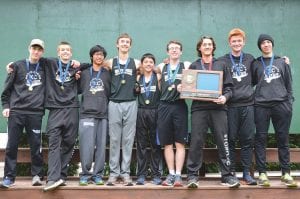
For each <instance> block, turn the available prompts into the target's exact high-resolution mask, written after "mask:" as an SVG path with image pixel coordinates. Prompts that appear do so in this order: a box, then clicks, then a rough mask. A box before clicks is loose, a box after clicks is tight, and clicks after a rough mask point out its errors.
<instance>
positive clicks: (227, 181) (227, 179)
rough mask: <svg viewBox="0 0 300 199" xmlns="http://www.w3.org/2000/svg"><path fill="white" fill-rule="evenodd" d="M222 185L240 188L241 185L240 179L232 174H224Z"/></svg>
mask: <svg viewBox="0 0 300 199" xmlns="http://www.w3.org/2000/svg"><path fill="white" fill-rule="evenodd" d="M221 184H222V185H224V186H228V187H230V188H238V187H239V186H240V182H239V180H238V179H237V178H236V177H234V176H231V175H228V176H222V182H221Z"/></svg>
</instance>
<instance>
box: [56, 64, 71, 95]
mask: <svg viewBox="0 0 300 199" xmlns="http://www.w3.org/2000/svg"><path fill="white" fill-rule="evenodd" d="M69 67H70V62H68V64H67V66H66V69H65V71H63V68H62V63H61V60H58V70H59V78H60V81H61V86H60V89H61V90H62V91H63V90H64V89H65V87H64V83H65V81H66V78H67V73H68V71H69Z"/></svg>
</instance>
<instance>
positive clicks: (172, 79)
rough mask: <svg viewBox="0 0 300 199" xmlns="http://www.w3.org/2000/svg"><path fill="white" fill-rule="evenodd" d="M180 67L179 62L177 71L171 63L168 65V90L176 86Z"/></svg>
mask: <svg viewBox="0 0 300 199" xmlns="http://www.w3.org/2000/svg"><path fill="white" fill-rule="evenodd" d="M179 68H180V65H179V64H177V66H176V69H175V71H174V72H172V70H171V66H170V64H168V65H167V74H168V83H169V87H168V91H172V90H173V88H175V85H174V83H175V80H176V76H177V74H178V71H179Z"/></svg>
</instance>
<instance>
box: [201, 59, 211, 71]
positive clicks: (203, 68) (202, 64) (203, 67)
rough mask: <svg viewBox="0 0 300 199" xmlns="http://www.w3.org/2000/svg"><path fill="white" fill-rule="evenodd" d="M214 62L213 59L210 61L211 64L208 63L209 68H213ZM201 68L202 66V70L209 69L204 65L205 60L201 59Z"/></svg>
mask: <svg viewBox="0 0 300 199" xmlns="http://www.w3.org/2000/svg"><path fill="white" fill-rule="evenodd" d="M212 63H213V61H212V60H211V61H210V62H209V65H208V70H211V69H212ZM201 68H202V70H207V69H206V68H205V66H204V63H203V60H202V59H201Z"/></svg>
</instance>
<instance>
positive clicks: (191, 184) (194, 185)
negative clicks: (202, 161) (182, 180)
mask: <svg viewBox="0 0 300 199" xmlns="http://www.w3.org/2000/svg"><path fill="white" fill-rule="evenodd" d="M187 187H188V188H190V189H197V188H198V187H199V183H198V180H197V178H191V179H188V183H187Z"/></svg>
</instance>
